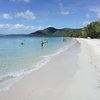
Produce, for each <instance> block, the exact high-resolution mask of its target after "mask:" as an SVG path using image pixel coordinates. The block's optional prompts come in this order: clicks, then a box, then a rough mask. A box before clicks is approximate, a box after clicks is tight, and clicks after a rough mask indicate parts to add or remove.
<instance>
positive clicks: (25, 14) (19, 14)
mask: <svg viewBox="0 0 100 100" xmlns="http://www.w3.org/2000/svg"><path fill="white" fill-rule="evenodd" d="M0 18H3V19H14V18H23V19H30V20H35V19H36V16H35V14H34V13H33V12H31V11H30V10H26V11H24V12H16V13H11V14H9V13H3V14H0Z"/></svg>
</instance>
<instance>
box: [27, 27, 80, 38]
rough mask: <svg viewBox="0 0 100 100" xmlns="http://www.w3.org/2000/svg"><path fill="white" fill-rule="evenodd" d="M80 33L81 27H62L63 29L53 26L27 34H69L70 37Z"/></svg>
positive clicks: (58, 35) (56, 35)
mask: <svg viewBox="0 0 100 100" xmlns="http://www.w3.org/2000/svg"><path fill="white" fill-rule="evenodd" d="M80 33H81V29H71V28H63V29H56V28H53V27H48V28H46V29H44V30H39V31H36V32H33V33H30V34H28V36H55V37H61V36H70V37H77V36H79V34H80Z"/></svg>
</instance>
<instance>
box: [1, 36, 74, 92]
mask: <svg viewBox="0 0 100 100" xmlns="http://www.w3.org/2000/svg"><path fill="white" fill-rule="evenodd" d="M42 40H48V43H46V44H45V45H44V47H41V41H42ZM21 42H23V43H24V45H21ZM72 43H74V41H73V40H72V39H70V38H67V39H66V41H63V38H53V37H51V38H49V37H46V38H44V37H42V38H40V37H37V38H36V37H35V38H30V37H20V38H0V89H1V90H2V89H4V88H5V87H6V88H8V87H9V86H11V85H12V83H13V82H14V81H17V80H18V79H20V78H21V77H23V76H24V75H26V74H27V73H30V72H31V71H34V70H37V69H39V68H41V67H42V66H43V65H45V64H46V63H47V62H49V61H50V59H51V58H52V57H53V56H54V55H57V54H59V53H60V52H61V51H63V50H64V49H65V48H67V47H68V46H69V45H71V44H72Z"/></svg>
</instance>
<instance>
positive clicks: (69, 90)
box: [0, 39, 100, 100]
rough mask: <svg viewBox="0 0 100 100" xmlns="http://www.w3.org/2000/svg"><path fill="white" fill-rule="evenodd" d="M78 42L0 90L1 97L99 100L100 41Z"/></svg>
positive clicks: (21, 99) (0, 98) (13, 99)
mask: <svg viewBox="0 0 100 100" xmlns="http://www.w3.org/2000/svg"><path fill="white" fill-rule="evenodd" d="M77 41H78V42H77V43H76V44H75V45H73V46H72V47H71V48H69V49H68V50H66V51H64V52H62V53H61V54H59V55H57V56H55V57H54V58H52V59H51V61H50V62H49V63H47V64H46V65H45V66H43V67H42V68H41V69H39V70H37V71H34V72H32V73H31V74H29V75H27V76H25V77H24V78H23V79H22V80H20V81H18V82H16V83H15V84H14V85H13V86H12V87H11V88H10V89H9V90H7V91H2V92H0V100H100V40H97V39H77Z"/></svg>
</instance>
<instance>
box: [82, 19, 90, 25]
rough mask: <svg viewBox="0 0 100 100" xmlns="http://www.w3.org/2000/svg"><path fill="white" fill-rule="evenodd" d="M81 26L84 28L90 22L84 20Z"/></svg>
mask: <svg viewBox="0 0 100 100" xmlns="http://www.w3.org/2000/svg"><path fill="white" fill-rule="evenodd" d="M82 24H83V26H86V25H88V24H90V21H89V20H85V21H84V22H83V23H82Z"/></svg>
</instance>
